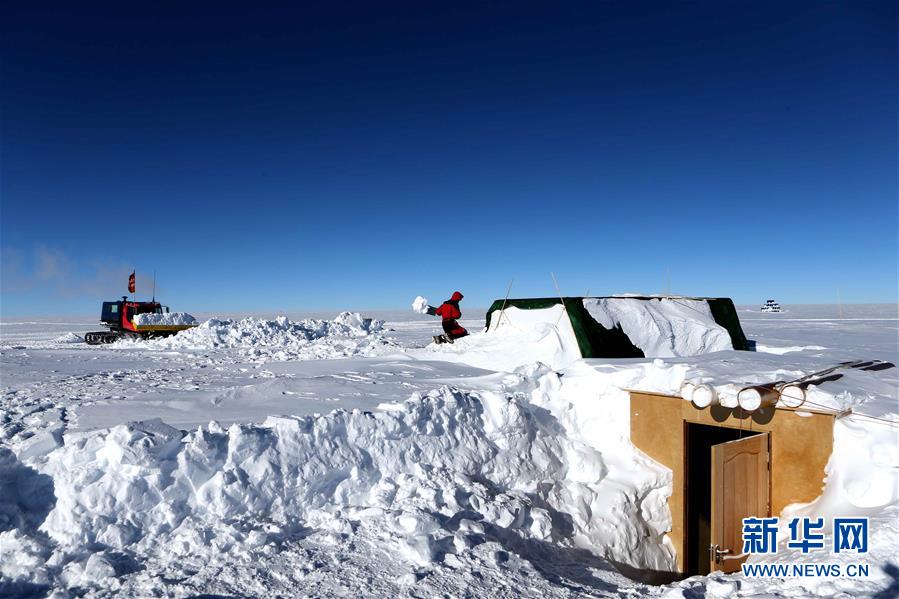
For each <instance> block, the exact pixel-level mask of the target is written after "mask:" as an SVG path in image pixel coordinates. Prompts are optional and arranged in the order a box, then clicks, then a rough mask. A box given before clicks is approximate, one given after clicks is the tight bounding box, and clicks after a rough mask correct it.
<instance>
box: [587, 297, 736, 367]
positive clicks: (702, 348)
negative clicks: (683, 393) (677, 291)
mask: <svg viewBox="0 0 899 599" xmlns="http://www.w3.org/2000/svg"><path fill="white" fill-rule="evenodd" d="M584 308H586V309H587V312H589V313H590V316H592V317H593V318H594V319H596V322H598V323H599V324H601V325H602V326H604V327H605V328H607V329H613V328H615V327H616V326H619V325H620V326H621V330H622V331H624V334H625V335H627V336H628V338H629V339H630V340H631V343H633V344H634V345H636V346H637V347H639V348H640V349H641V350H643V354H644V355H645V356H646V357H647V358H669V357H674V356H695V355H698V354H707V353H711V352H716V351H724V350H728V349H733V348H734V346H733V342H732V341H731V339H730V334H729V333H728V332H727V329H725V328H724V327H722V326H721V325H719V324H718V323H716V322H715V319H714V317H713V316H712V312H711V310H710V309H709V305H708V304H707V303H706V302H704V301H702V300H690V299H681V298H664V299H653V300H649V301H647V300H641V299H630V298H626V297H614V298H595V299H593V298H586V299H584Z"/></svg>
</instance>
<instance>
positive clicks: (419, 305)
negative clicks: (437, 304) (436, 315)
mask: <svg viewBox="0 0 899 599" xmlns="http://www.w3.org/2000/svg"><path fill="white" fill-rule="evenodd" d="M412 310H414V311H415V312H418V313H419V314H427V313H428V298H426V297H422V296H420V295H419V296H418V297H416V298H415V299H414V300H413V301H412Z"/></svg>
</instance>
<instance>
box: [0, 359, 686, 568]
mask: <svg viewBox="0 0 899 599" xmlns="http://www.w3.org/2000/svg"><path fill="white" fill-rule="evenodd" d="M506 383H507V386H506V391H504V392H499V391H496V392H480V393H464V392H461V391H458V390H455V389H452V388H448V387H444V388H442V389H440V390H436V391H432V392H431V393H429V394H428V395H427V396H421V395H419V394H414V395H413V396H412V397H411V398H410V399H409V400H408V401H406V402H405V404H403V405H402V406H401V408H400V409H394V410H392V411H389V412H382V413H375V414H371V413H364V412H358V411H354V412H352V413H350V412H345V411H341V410H338V411H335V412H333V413H331V414H329V415H327V416H323V417H303V418H298V417H270V418H268V419H267V420H266V421H265V423H263V424H261V425H233V426H231V427H229V428H228V429H223V428H222V427H220V426H218V425H217V424H215V423H210V424H209V426H208V427H200V428H199V429H197V430H194V431H192V432H189V433H184V432H182V431H179V430H177V429H175V428H172V427H170V426H168V425H166V424H164V423H162V422H160V421H150V422H143V423H133V424H131V425H127V426H118V427H115V428H112V429H109V430H104V431H97V432H92V433H80V434H69V435H67V436H66V443H65V445H64V446H63V447H60V448H59V449H57V450H55V451H54V452H53V453H51V454H49V455H48V456H47V462H46V464H45V466H43V467H42V470H43V471H44V472H46V473H47V474H50V475H52V477H53V484H54V485H55V489H54V490H53V492H54V493H55V495H56V497H57V498H58V499H57V500H56V502H55V506H54V507H53V510H52V511H51V512H50V513H49V515H48V516H46V518H45V519H43V518H42V520H43V523H42V524H41V527H40V533H42V534H46V535H47V537H46V538H47V539H49V542H50V543H51V544H52V545H53V551H54V552H55V554H56V558H54V559H53V560H49V561H41V560H40V559H38V558H39V557H40V555H42V554H41V553H40V552H38V553H37V554H36V555H37V557H33V559H36V560H37V563H36V567H35V568H32V578H33V577H35V576H38V577H43V578H44V579H54V578H55V579H57V580H59V581H61V582H62V583H63V584H65V585H71V584H74V583H77V584H81V585H88V586H91V585H94V584H98V583H97V580H96V579H97V577H98V576H100V575H101V574H102V573H103V572H106V574H105V576H107V577H108V576H112V575H114V574H115V567H114V564H113V563H112V562H110V561H109V559H107V558H108V556H109V555H110V552H119V553H128V554H135V555H140V556H143V558H144V559H148V558H149V559H155V560H161V561H162V562H164V563H170V564H172V565H173V564H174V563H175V562H177V561H180V560H184V559H186V558H188V557H191V558H200V559H203V560H222V561H227V560H231V561H233V560H240V559H252V556H253V555H254V554H259V553H260V552H261V553H265V552H271V551H272V550H273V548H274V547H275V546H277V545H278V544H279V543H281V542H283V541H284V540H285V539H287V538H289V537H290V536H291V535H292V534H294V533H296V532H298V531H303V530H309V529H312V530H313V531H317V532H316V533H315V534H322V535H329V534H335V533H339V534H352V533H353V532H354V531H357V530H358V529H363V530H366V531H373V532H376V533H377V534H378V535H379V536H380V537H381V538H382V539H383V540H384V543H386V545H387V546H388V547H389V548H390V549H388V550H389V551H391V552H395V553H396V555H397V556H398V557H399V558H400V559H402V560H404V561H405V562H407V563H409V564H410V565H411V566H418V567H425V566H428V565H429V564H432V563H434V562H435V561H442V560H443V559H444V557H445V555H446V554H447V553H453V554H461V553H464V552H466V551H468V550H469V548H471V547H473V546H475V545H478V544H480V543H483V542H485V540H489V539H494V540H500V541H501V542H504V543H508V542H513V541H515V540H516V539H517V540H521V539H530V540H534V541H539V542H546V543H556V544H560V545H563V546H565V545H568V546H572V545H574V546H581V547H587V548H589V549H590V551H593V552H596V553H604V554H607V555H609V556H610V557H612V558H613V559H616V560H618V561H622V562H624V563H629V564H632V565H634V566H636V567H648V568H652V569H658V568H661V567H669V566H670V565H671V564H672V555H671V552H670V548H668V547H667V546H666V545H665V544H664V542H663V538H662V537H663V531H664V529H665V527H666V526H667V523H668V517H667V510H666V508H665V507H664V495H665V493H664V489H665V488H666V485H669V484H670V474H669V473H667V471H665V470H664V469H661V468H658V467H655V466H654V465H652V464H651V463H649V462H648V461H647V460H646V459H645V458H643V457H642V456H641V455H639V454H638V452H636V451H634V450H633V449H632V448H631V447H630V446H629V444H625V446H623V447H619V448H618V449H617V450H616V451H615V452H614V454H611V455H610V456H606V455H604V454H603V453H601V452H599V451H597V450H596V449H594V448H593V447H591V446H590V445H589V444H587V443H584V442H583V441H582V440H580V439H578V438H576V437H569V436H568V435H566V434H565V431H564V428H562V427H560V425H559V422H558V421H557V419H556V418H555V417H553V416H551V415H550V412H549V411H548V407H552V408H555V407H558V406H550V405H549V404H551V403H552V402H547V401H543V403H544V404H545V405H544V406H543V407H537V406H535V405H533V404H532V403H531V400H532V399H533V398H534V397H542V398H544V400H545V399H546V398H547V397H548V395H553V394H554V393H555V391H557V390H558V389H559V387H560V379H559V376H558V375H557V374H556V373H554V372H550V371H549V370H548V369H546V368H545V367H541V368H537V369H533V370H532V371H530V372H519V373H517V374H514V375H511V376H510V377H509V379H508V380H507V381H506ZM594 403H596V402H594ZM619 433H620V431H619ZM13 459H14V458H13ZM15 467H16V468H21V466H20V465H15ZM597 514H602V515H601V517H597ZM33 524H34V523H33ZM14 526H15V530H16V531H17V533H16V534H17V535H18V537H17V538H16V539H12V540H11V544H10V545H9V547H10V548H11V550H13V551H14V550H17V549H18V550H21V551H24V550H23V549H22V548H23V547H24V546H25V545H27V544H28V543H29V542H35V538H37V537H38V536H40V535H38V534H37V533H35V532H34V530H33V528H34V527H33V525H31V527H25V526H23V525H20V524H19V523H18V521H17V523H15V524H14ZM86 547H104V548H105V550H104V551H105V553H103V552H101V553H99V554H98V553H96V552H91V553H89V552H86V550H85V548H86ZM525 547H527V545H525ZM535 547H536V545H535ZM523 551H524V550H523ZM45 553H46V552H45ZM23 555H24V554H23ZM89 555H91V556H94V557H91V558H89ZM97 555H99V557H95V556H97ZM524 557H527V556H526V555H525V556H524ZM90 559H94V560H95V563H93V564H91V563H90ZM97 560H101V561H102V560H106V561H103V563H96V562H97ZM61 563H67V564H68V565H67V566H66V567H65V568H64V569H62V571H60V569H59V567H58V565H59V564H61ZM104 564H105V565H104ZM107 566H109V567H107ZM110 568H111V570H110ZM97 572H99V573H100V574H97ZM20 574H21V573H20Z"/></svg>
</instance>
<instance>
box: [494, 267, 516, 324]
mask: <svg viewBox="0 0 899 599" xmlns="http://www.w3.org/2000/svg"><path fill="white" fill-rule="evenodd" d="M514 282H515V278H514V277H513V278H512V280H511V281H509V287H508V288H507V289H506V299H504V300H503V307H502V308H500V311H499V319H498V320H497V321H496V328H499V325H501V324H502V323H503V314H505V312H506V302H508V301H509V294H510V293H512V283H514Z"/></svg>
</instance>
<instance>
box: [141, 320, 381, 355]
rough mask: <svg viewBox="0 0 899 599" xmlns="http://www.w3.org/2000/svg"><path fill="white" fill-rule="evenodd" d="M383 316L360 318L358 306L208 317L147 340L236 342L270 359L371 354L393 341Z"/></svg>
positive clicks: (168, 344)
mask: <svg viewBox="0 0 899 599" xmlns="http://www.w3.org/2000/svg"><path fill="white" fill-rule="evenodd" d="M383 333H384V321H382V320H375V319H371V318H364V317H363V316H362V315H361V314H359V313H357V312H341V313H340V314H338V315H337V317H336V318H334V319H333V320H316V319H305V320H301V321H298V322H293V321H291V320H290V319H289V318H287V317H286V316H279V317H278V318H275V319H274V320H264V319H261V318H244V319H242V320H217V319H210V320H207V321H206V322H204V323H202V324H200V325H199V326H197V327H195V328H192V329H188V330H185V331H181V332H179V333H178V334H177V335H174V336H172V337H166V338H163V339H156V340H153V341H151V342H150V343H151V344H152V345H153V347H156V348H161V349H192V350H210V349H219V348H222V349H228V348H237V349H239V350H241V352H240V353H241V355H244V356H249V357H253V356H258V357H262V358H266V359H274V360H304V359H325V358H339V357H346V356H358V355H363V356H364V355H373V354H375V353H378V351H379V349H381V348H383V347H385V346H389V345H392V344H390V342H389V341H388V340H386V339H384V336H383Z"/></svg>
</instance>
